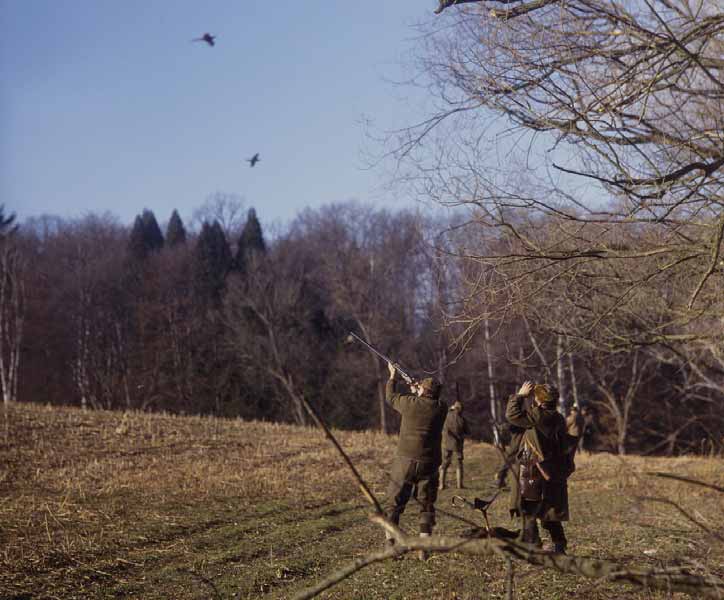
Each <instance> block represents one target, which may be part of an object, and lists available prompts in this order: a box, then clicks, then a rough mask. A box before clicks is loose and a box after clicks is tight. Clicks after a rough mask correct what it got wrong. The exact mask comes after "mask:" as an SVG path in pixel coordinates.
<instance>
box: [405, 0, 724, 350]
mask: <svg viewBox="0 0 724 600" xmlns="http://www.w3.org/2000/svg"><path fill="white" fill-rule="evenodd" d="M441 9H444V10H442V14H441V16H440V17H439V18H438V19H442V20H435V21H434V22H433V23H432V24H431V25H430V26H429V28H428V29H427V31H426V32H427V33H429V35H427V36H424V37H422V38H421V39H422V43H423V44H424V46H423V49H422V57H421V62H420V65H421V67H422V77H423V78H426V79H427V82H428V83H429V84H430V89H432V90H434V91H437V92H438V100H439V102H438V107H439V111H438V112H436V113H435V114H433V115H432V116H431V117H430V118H429V119H428V120H426V121H425V122H423V123H421V124H420V125H419V126H415V127H411V128H410V129H408V130H406V132H405V133H404V134H403V135H402V136H398V137H396V138H395V141H396V143H397V145H396V147H395V150H396V155H397V157H398V158H399V160H400V164H401V168H402V169H403V173H406V174H407V175H408V178H407V181H408V182H410V183H411V184H412V185H413V186H414V189H415V190H416V191H418V192H421V193H424V194H425V195H427V196H428V197H430V198H432V199H433V200H435V201H437V202H440V203H443V204H447V205H465V206H468V207H470V209H471V220H473V221H474V223H475V224H477V226H478V228H479V231H480V233H479V235H484V236H486V238H487V239H490V240H496V242H497V243H496V244H489V245H487V247H486V251H485V253H484V254H480V255H478V256H477V257H476V256H474V255H471V254H465V255H462V256H464V257H465V258H466V259H469V260H479V261H485V263H486V264H488V265H494V266H495V268H496V269H497V270H498V271H499V272H500V273H501V274H502V275H503V277H502V278H501V281H504V282H507V283H506V284H505V285H504V286H503V287H502V288H500V289H498V292H499V293H505V294H506V296H507V299H506V301H505V302H503V303H502V305H504V306H511V305H515V304H518V305H520V306H521V307H522V308H521V310H525V311H527V310H528V307H529V306H530V305H531V303H532V302H531V301H532V300H534V299H535V298H536V296H537V294H535V295H534V294H532V290H533V289H536V288H540V287H555V288H557V289H559V290H565V291H566V292H567V294H564V295H562V297H561V301H560V302H561V303H562V304H565V307H564V308H563V310H561V311H559V314H565V313H567V312H568V311H569V309H570V310H575V312H576V318H577V319H578V325H579V327H578V329H577V331H570V332H569V331H568V330H566V329H564V328H562V327H559V328H557V329H558V330H557V333H561V334H564V335H566V336H567V339H569V340H570V343H575V341H576V339H577V338H579V339H580V338H585V337H598V338H599V340H600V339H602V338H603V337H605V336H604V335H603V334H604V333H605V324H606V321H607V320H609V319H610V318H612V317H613V316H615V315H620V316H622V317H625V318H629V319H630V320H633V321H636V322H637V326H636V327H631V328H629V329H628V330H624V329H622V328H620V329H618V330H617V331H616V334H615V336H614V335H610V336H608V337H607V338H606V344H607V345H608V346H609V347H615V348H617V349H623V348H631V347H633V346H637V345H648V344H652V343H672V344H678V343H680V342H681V341H682V340H693V339H698V340H702V341H705V342H706V343H716V342H715V341H714V339H715V337H718V336H715V335H714V332H713V331H712V330H711V328H710V327H709V326H708V323H707V321H708V319H709V318H710V317H715V318H721V317H722V316H724V301H722V299H721V297H722V295H721V294H720V292H721V289H720V283H719V280H720V279H721V273H722V262H721V258H720V256H721V254H720V253H721V247H722V232H723V231H724V215H723V214H722V210H721V208H722V195H721V194H722V183H723V180H722V172H723V169H722V167H723V166H724V146H723V145H722V133H721V132H722V131H723V130H724V127H723V126H722V124H723V121H722V114H724V111H723V110H722V108H723V103H722V102H723V100H724V76H722V69H723V68H724V60H722V58H721V57H722V54H723V44H724V42H722V36H721V34H722V30H723V28H724V15H723V14H722V12H721V6H720V5H719V4H718V3H717V2H712V1H704V2H700V3H693V2H689V1H688V0H675V1H673V2H670V1H665V2H664V1H662V0H659V1H655V2H648V1H646V0H629V1H626V2H615V3H610V2H603V1H597V0H565V1H564V0H555V1H554V0H550V1H544V2H523V1H517V0H512V1H510V2H505V3H503V4H502V5H501V4H500V3H497V2H487V1H482V2H465V3H458V2H445V3H443V5H442V6H441ZM496 117H499V120H498V121H497V122H494V124H493V125H491V119H495V118H496ZM422 140H425V143H424V144H422V143H421V142H422ZM501 154H502V157H501ZM584 185H585V187H584ZM632 265H634V268H631V266H632ZM527 283H530V285H527ZM480 292H481V293H485V292H484V290H480ZM644 296H646V297H647V298H649V299H652V298H654V299H657V301H656V302H655V306H654V308H655V310H654V311H651V307H650V306H648V307H646V304H647V303H646V302H643V301H641V298H642V297H644ZM500 305H501V304H500V303H499V304H498V306H500ZM644 307H646V308H644ZM602 324H603V325H604V327H603V328H601V327H600V325H602ZM569 333H570V334H571V337H568V334H569Z"/></svg>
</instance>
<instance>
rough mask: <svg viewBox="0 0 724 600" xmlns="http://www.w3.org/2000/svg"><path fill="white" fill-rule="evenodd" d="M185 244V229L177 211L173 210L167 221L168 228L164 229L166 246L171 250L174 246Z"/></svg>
mask: <svg viewBox="0 0 724 600" xmlns="http://www.w3.org/2000/svg"><path fill="white" fill-rule="evenodd" d="M185 243H186V228H185V227H184V224H183V221H182V220H181V217H180V216H179V214H178V211H177V210H176V209H174V211H173V212H172V213H171V218H170V219H169V221H168V227H167V228H166V245H167V246H168V247H169V248H173V247H174V246H177V245H179V244H185Z"/></svg>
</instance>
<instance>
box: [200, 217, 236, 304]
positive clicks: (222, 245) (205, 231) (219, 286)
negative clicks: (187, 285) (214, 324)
mask: <svg viewBox="0 0 724 600" xmlns="http://www.w3.org/2000/svg"><path fill="white" fill-rule="evenodd" d="M231 265H232V257H231V249H230V248H229V243H228V241H227V240H226V236H225V235H224V230H223V229H222V228H221V225H219V222H218V221H214V223H213V225H209V223H208V222H207V221H204V224H203V225H202V227H201V233H200V234H199V238H198V240H197V242H196V247H195V249H194V286H195V288H196V291H197V294H198V295H199V296H200V298H201V299H202V300H211V301H213V302H215V303H219V302H220V301H221V295H222V292H223V290H224V284H225V281H226V275H227V274H228V272H229V270H230V268H231Z"/></svg>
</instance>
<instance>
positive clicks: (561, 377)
mask: <svg viewBox="0 0 724 600" xmlns="http://www.w3.org/2000/svg"><path fill="white" fill-rule="evenodd" d="M556 371H557V375H558V412H559V413H561V414H562V415H564V416H565V414H566V389H565V386H566V378H565V371H564V369H563V336H562V335H560V334H558V339H557V340H556Z"/></svg>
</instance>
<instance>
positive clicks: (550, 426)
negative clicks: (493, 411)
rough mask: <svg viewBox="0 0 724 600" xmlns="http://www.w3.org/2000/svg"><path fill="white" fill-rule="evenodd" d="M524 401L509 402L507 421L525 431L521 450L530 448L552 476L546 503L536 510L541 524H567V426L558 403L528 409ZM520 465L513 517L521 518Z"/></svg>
mask: <svg viewBox="0 0 724 600" xmlns="http://www.w3.org/2000/svg"><path fill="white" fill-rule="evenodd" d="M524 401H525V398H523V397H522V396H518V395H513V396H510V398H508V406H507V408H506V412H505V418H506V419H507V420H508V422H509V423H510V424H511V425H514V426H515V427H520V428H521V429H523V430H524V432H523V433H522V435H521V439H520V448H521V449H522V448H523V447H524V446H527V447H528V448H529V449H530V450H531V451H532V453H533V454H534V456H536V457H537V459H538V463H539V464H540V466H541V467H542V468H543V469H544V470H545V472H546V473H547V474H548V475H549V476H550V479H549V480H544V482H543V499H542V500H541V504H540V506H539V507H538V510H537V516H538V517H539V518H540V519H541V520H542V521H567V520H568V483H567V478H568V476H569V475H570V473H571V468H572V466H571V464H570V462H569V461H568V460H567V456H566V453H565V439H564V437H565V435H566V422H565V419H564V418H563V416H562V415H561V414H560V413H559V412H558V411H557V410H556V407H555V403H553V402H550V403H543V404H535V403H534V404H533V405H532V406H530V407H528V408H525V406H524ZM519 472H520V464H519V462H518V461H516V464H515V467H514V470H513V473H514V474H515V477H514V478H513V484H512V486H511V492H512V493H511V498H510V514H511V516H517V515H520V514H522V512H523V505H522V502H521V494H520V484H519V482H518V473H519Z"/></svg>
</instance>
